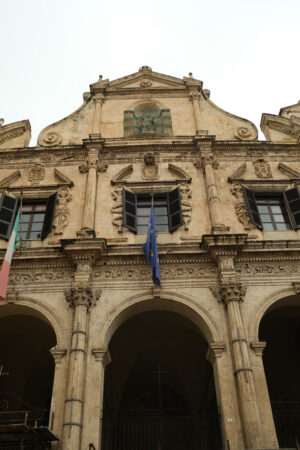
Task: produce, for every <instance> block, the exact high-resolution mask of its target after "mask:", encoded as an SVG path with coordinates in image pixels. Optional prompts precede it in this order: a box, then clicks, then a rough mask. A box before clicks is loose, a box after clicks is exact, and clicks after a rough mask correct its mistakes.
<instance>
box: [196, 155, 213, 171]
mask: <svg viewBox="0 0 300 450" xmlns="http://www.w3.org/2000/svg"><path fill="white" fill-rule="evenodd" d="M208 164H210V165H212V167H213V168H214V169H217V168H218V167H219V163H218V161H217V159H216V157H215V155H214V154H213V153H212V152H211V151H209V152H203V153H201V155H200V158H198V159H197V161H195V162H194V166H195V167H196V169H202V170H204V168H205V166H206V165H208Z"/></svg>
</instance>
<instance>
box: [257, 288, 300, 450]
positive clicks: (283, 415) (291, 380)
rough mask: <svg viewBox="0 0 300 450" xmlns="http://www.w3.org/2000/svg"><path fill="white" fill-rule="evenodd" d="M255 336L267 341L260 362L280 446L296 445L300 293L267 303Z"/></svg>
mask: <svg viewBox="0 0 300 450" xmlns="http://www.w3.org/2000/svg"><path fill="white" fill-rule="evenodd" d="M259 338H260V341H265V342H266V343H267V346H266V349H265V351H264V355H263V362H264V368H265V374H266V379H267V384H268V389H269V395H270V400H271V405H272V410H273V416H274V422H275V427H276V432H277V437H278V441H279V445H280V448H290V447H293V448H295V447H297V448H299V444H300V296H297V295H294V296H289V297H285V298H283V299H281V300H279V301H277V302H275V303H273V304H272V305H271V306H270V307H269V309H268V310H267V311H266V313H265V315H264V317H263V318H262V320H261V323H260V328H259Z"/></svg>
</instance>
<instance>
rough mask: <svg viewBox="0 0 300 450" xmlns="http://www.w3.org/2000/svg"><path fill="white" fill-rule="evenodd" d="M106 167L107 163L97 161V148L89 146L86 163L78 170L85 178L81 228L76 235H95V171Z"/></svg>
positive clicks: (100, 170)
mask: <svg viewBox="0 0 300 450" xmlns="http://www.w3.org/2000/svg"><path fill="white" fill-rule="evenodd" d="M106 169H107V165H106V164H101V163H100V162H99V150H98V148H90V149H89V152H88V159H87V162H86V164H83V165H81V166H79V171H80V172H81V173H87V180H86V188H85V200H84V209H83V214H82V225H81V230H80V231H79V232H78V233H77V234H78V236H83V237H88V236H93V237H95V230H94V224H95V209H96V194H97V173H98V172H104V171H105V170H106Z"/></svg>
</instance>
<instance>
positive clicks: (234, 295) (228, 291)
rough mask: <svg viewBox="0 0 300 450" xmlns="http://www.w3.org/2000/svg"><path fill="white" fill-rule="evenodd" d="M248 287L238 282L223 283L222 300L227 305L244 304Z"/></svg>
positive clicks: (221, 289)
mask: <svg viewBox="0 0 300 450" xmlns="http://www.w3.org/2000/svg"><path fill="white" fill-rule="evenodd" d="M246 289H247V288H246V286H242V284H241V283H239V282H237V281H236V280H233V281H230V280H229V281H228V282H225V283H224V282H223V283H221V287H220V297H221V300H222V301H223V302H224V303H225V304H227V303H230V302H234V301H236V302H242V301H243V299H244V296H245V294H246Z"/></svg>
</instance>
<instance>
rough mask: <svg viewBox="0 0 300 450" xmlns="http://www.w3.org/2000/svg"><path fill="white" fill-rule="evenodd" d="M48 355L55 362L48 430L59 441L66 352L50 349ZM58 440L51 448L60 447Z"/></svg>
mask: <svg viewBox="0 0 300 450" xmlns="http://www.w3.org/2000/svg"><path fill="white" fill-rule="evenodd" d="M50 353H51V355H52V356H53V359H54V362H55V372H54V380H53V389H52V398H51V407H50V416H49V428H50V429H51V430H52V431H53V433H54V434H56V435H57V436H58V438H59V439H60V440H61V430H62V424H63V411H64V404H63V402H64V392H65V373H66V358H65V355H66V350H65V349H60V348H52V349H51V350H50ZM60 440H59V441H58V442H53V443H52V447H51V448H53V449H58V448H59V446H60Z"/></svg>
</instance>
